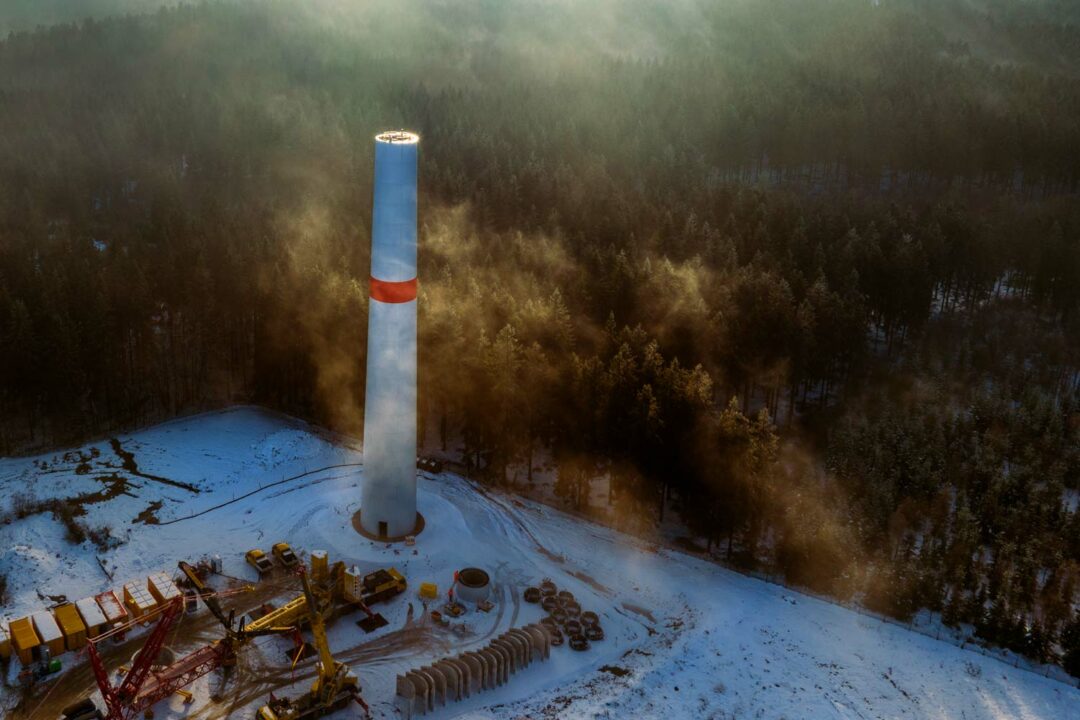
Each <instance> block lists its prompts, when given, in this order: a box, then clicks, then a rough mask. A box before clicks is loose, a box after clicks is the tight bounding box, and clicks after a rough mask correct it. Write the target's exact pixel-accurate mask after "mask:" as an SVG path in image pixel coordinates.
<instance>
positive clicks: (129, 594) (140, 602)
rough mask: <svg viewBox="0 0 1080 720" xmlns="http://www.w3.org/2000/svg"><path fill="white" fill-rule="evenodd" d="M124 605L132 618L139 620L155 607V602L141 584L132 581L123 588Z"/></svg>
mask: <svg viewBox="0 0 1080 720" xmlns="http://www.w3.org/2000/svg"><path fill="white" fill-rule="evenodd" d="M124 605H126V606H127V609H128V610H129V611H130V612H131V616H132V617H133V618H135V619H139V618H142V617H144V616H145V615H146V614H147V613H149V612H151V611H152V610H153V609H154V608H156V607H157V600H155V599H154V596H153V595H151V594H150V591H149V590H147V589H146V587H145V586H144V585H143V584H142V583H139V582H137V581H135V580H133V581H131V582H129V583H128V584H127V585H125V586H124Z"/></svg>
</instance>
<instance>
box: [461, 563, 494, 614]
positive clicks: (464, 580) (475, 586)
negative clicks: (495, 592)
mask: <svg viewBox="0 0 1080 720" xmlns="http://www.w3.org/2000/svg"><path fill="white" fill-rule="evenodd" d="M455 595H456V596H457V599H458V600H460V601H461V602H468V603H472V604H474V605H475V604H476V603H480V602H483V601H484V600H487V599H488V596H489V595H491V577H490V576H489V575H488V574H487V571H485V570H481V569H480V568H475V567H468V568H463V569H462V570H459V571H458V573H457V590H456V591H455Z"/></svg>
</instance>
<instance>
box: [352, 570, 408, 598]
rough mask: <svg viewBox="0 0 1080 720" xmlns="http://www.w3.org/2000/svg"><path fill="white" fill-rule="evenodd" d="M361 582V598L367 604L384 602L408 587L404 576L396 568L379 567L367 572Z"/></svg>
mask: <svg viewBox="0 0 1080 720" xmlns="http://www.w3.org/2000/svg"><path fill="white" fill-rule="evenodd" d="M361 584H362V586H363V596H362V597H361V599H362V600H363V601H364V603H365V604H367V605H372V604H374V603H378V602H385V601H386V600H389V599H390V598H392V597H394V596H395V595H400V594H401V593H403V592H405V590H406V588H407V587H408V583H406V582H405V576H404V575H402V574H401V573H400V572H398V569H397V568H390V569H388V570H382V569H379V570H376V571H375V572H371V573H368V574H367V575H365V576H364V577H363V579H362V580H361Z"/></svg>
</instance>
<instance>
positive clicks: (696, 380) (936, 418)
mask: <svg viewBox="0 0 1080 720" xmlns="http://www.w3.org/2000/svg"><path fill="white" fill-rule="evenodd" d="M136 4H137V3H122V2H114V3H106V2H104V1H102V2H100V3H97V4H96V6H95V8H94V9H92V10H90V9H89V8H87V12H86V14H98V16H97V17H96V18H95V19H93V20H86V21H82V20H81V19H80V14H79V13H74V14H71V13H67V11H69V10H70V8H69V7H67V6H65V5H64V4H63V3H58V2H52V3H43V4H40V5H38V4H34V5H35V7H36V8H37V12H38V13H39V14H38V15H36V16H35V15H34V12H35V11H34V10H32V9H30V6H31V4H29V3H23V4H19V3H15V4H14V5H12V8H14V11H13V12H9V13H8V15H6V16H0V19H2V22H3V23H5V24H0V28H3V27H6V28H7V29H12V30H16V32H12V33H11V34H9V35H8V36H7V37H6V39H4V40H2V41H0V453H5V454H11V453H19V452H29V451H32V450H34V449H38V448H41V447H45V446H53V445H58V444H66V443H73V442H77V441H81V440H83V439H86V438H91V437H97V436H101V435H103V434H106V433H111V432H114V431H116V430H118V429H123V428H131V427H135V426H139V425H143V424H146V423H149V422H153V421H156V420H160V419H164V418H167V417H172V416H175V415H178V414H184V413H189V412H194V411H198V410H201V409H208V408H214V407H220V406H223V405H226V404H229V403H234V402H255V403H260V404H264V405H267V406H270V407H274V408H279V409H281V410H283V411H286V412H289V413H293V414H296V415H298V416H301V417H304V418H308V419H310V420H313V421H315V422H319V423H323V424H326V425H328V426H331V427H333V428H336V429H340V430H343V431H346V432H350V433H358V432H359V429H360V427H361V425H360V423H361V421H362V417H361V416H362V412H361V411H362V407H363V392H364V384H363V374H362V373H363V367H364V352H365V347H364V346H365V339H366V327H365V318H366V303H367V287H368V286H367V276H368V262H369V258H368V247H369V237H370V232H369V223H370V212H371V168H372V139H373V136H374V134H375V133H376V132H377V131H379V130H383V129H386V128H391V127H404V128H408V129H410V130H413V131H416V132H418V133H419V134H420V135H421V138H422V140H421V146H420V153H421V162H420V183H421V187H420V191H421V198H422V201H421V207H420V224H421V228H420V242H421V249H420V263H421V268H420V338H419V342H420V354H421V357H420V393H421V408H420V409H421V424H422V426H423V432H424V435H425V437H427V438H428V439H433V438H434V440H432V442H436V443H438V444H441V445H444V446H445V447H446V448H447V449H451V450H455V451H460V452H459V455H460V458H461V461H462V463H463V464H464V465H465V466H466V467H467V468H468V469H469V471H470V472H471V473H472V474H474V475H475V476H479V477H481V478H483V480H484V481H485V482H488V483H491V484H494V485H499V484H505V483H507V482H509V479H510V478H511V477H513V475H514V474H515V473H517V474H518V475H519V477H520V476H521V474H522V473H525V475H526V478H525V479H526V480H527V475H528V473H529V472H530V471H531V469H532V468H533V466H534V463H535V462H538V458H540V457H550V458H552V459H553V461H554V462H555V464H556V465H557V468H558V478H559V479H558V485H557V489H558V492H559V494H560V497H561V498H562V500H563V501H564V502H565V503H566V505H567V506H568V507H571V508H575V509H578V510H580V511H582V512H588V508H587V500H588V489H589V487H590V484H591V483H593V482H594V481H595V479H596V478H599V477H602V476H604V477H607V476H610V478H611V495H610V498H609V500H610V502H611V503H612V504H613V505H614V506H615V508H616V510H617V513H616V517H617V518H618V522H619V523H620V524H622V525H623V526H625V527H627V528H631V527H633V528H635V529H637V530H640V529H641V528H642V527H643V526H646V527H647V526H649V525H650V524H652V523H655V522H657V521H659V520H661V519H662V518H663V517H665V514H666V513H672V512H674V513H677V515H678V517H679V518H680V519H681V520H682V521H683V522H685V523H686V525H687V526H688V527H689V528H690V530H691V531H692V532H693V533H694V534H696V535H697V536H698V537H699V538H700V539H701V542H702V543H703V544H704V545H707V546H709V548H710V549H712V550H714V551H716V552H717V553H719V555H720V556H721V557H723V558H725V559H726V560H728V561H730V562H732V563H736V564H739V565H740V566H743V567H747V568H758V569H763V570H766V571H768V572H775V573H781V574H783V575H784V576H785V577H786V579H787V580H788V581H790V582H793V583H796V584H798V585H802V586H806V587H809V588H811V589H814V590H816V591H819V592H824V593H829V594H832V595H834V596H837V597H841V598H855V599H857V600H859V601H861V602H863V603H864V604H865V605H867V606H868V607H870V608H872V609H875V610H879V611H881V612H886V613H889V614H892V615H894V616H896V617H900V618H907V617H910V616H911V615H912V614H913V613H914V612H916V611H917V610H919V609H921V608H929V609H931V610H933V611H936V612H940V613H942V617H943V620H944V622H946V623H947V624H954V625H955V624H959V623H969V624H971V625H973V626H974V627H975V630H976V632H977V633H978V635H979V636H980V637H982V638H984V639H986V640H987V641H989V642H993V643H997V644H1000V645H1003V646H1007V647H1010V648H1013V649H1015V650H1018V651H1020V652H1024V653H1027V654H1028V655H1030V656H1032V657H1035V658H1038V659H1042V660H1049V659H1059V660H1061V661H1063V662H1064V664H1065V665H1066V667H1067V668H1068V669H1070V671H1071V672H1073V673H1074V674H1078V675H1080V619H1078V614H1077V610H1076V607H1075V604H1076V600H1077V591H1078V587H1077V585H1078V582H1080V510H1078V505H1080V204H1078V202H1077V190H1078V182H1080V11H1078V10H1077V6H1076V4H1075V3H1071V2H1064V1H1061V2H1058V1H1055V0H1031V1H1029V2H1007V1H1006V0H970V1H968V0H934V1H931V0H881V2H879V3H871V2H868V1H867V0H806V1H804V2H798V3H792V2H782V1H781V0H753V1H751V0H731V1H730V2H722V3H714V2H707V1H706V0H701V1H700V2H697V1H694V0H677V1H676V2H662V1H661V0H623V1H616V0H599V1H598V2H593V3H584V4H579V3H571V2H568V1H567V2H554V3H547V4H538V3H533V2H526V1H525V0H499V1H498V2H496V1H492V2H460V3H438V4H436V3H423V2H419V0H417V1H415V2H372V3H350V2H345V1H344V0H338V1H334V0H315V1H314V2H305V3H295V2H286V1H285V0H265V1H259V0H248V1H241V0H237V1H235V2H206V3H198V4H193V5H191V4H184V5H180V6H177V7H171V6H170V7H166V8H164V9H161V10H153V11H152V12H150V13H148V14H141V15H127V16H124V15H114V14H111V13H114V12H116V11H117V10H119V11H121V12H123V11H127V10H129V7H128V6H134V5H136ZM147 4H148V5H153V6H155V7H156V5H159V4H163V3H147ZM579 5H584V7H579ZM20 9H23V10H25V12H22V11H21V10H20ZM138 9H139V10H143V9H145V8H143V7H140V8H138ZM53 10H56V14H51V13H52V12H53ZM61 11H63V12H61ZM64 13H66V14H64ZM55 20H61V21H75V20H77V21H78V22H76V23H69V24H60V25H52V26H49V27H43V28H41V29H37V30H34V29H33V28H34V27H35V26H36V25H38V24H45V23H49V22H53V21H55ZM667 517H668V518H670V515H668V516H667Z"/></svg>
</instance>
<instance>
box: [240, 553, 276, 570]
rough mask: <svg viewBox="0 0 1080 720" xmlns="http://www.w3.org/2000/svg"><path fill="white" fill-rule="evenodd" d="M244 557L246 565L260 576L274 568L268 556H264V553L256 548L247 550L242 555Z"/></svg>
mask: <svg viewBox="0 0 1080 720" xmlns="http://www.w3.org/2000/svg"><path fill="white" fill-rule="evenodd" d="M244 559H245V560H247V564H248V565H250V566H251V567H253V568H255V570H256V571H258V573H259V576H260V577H261V576H263V575H265V574H266V573H268V572H270V571H271V570H273V569H274V564H273V563H272V562H270V558H268V557H266V553H264V552H263V551H262V550H260V549H258V548H254V549H252V550H248V551H247V553H246V554H245V555H244Z"/></svg>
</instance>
